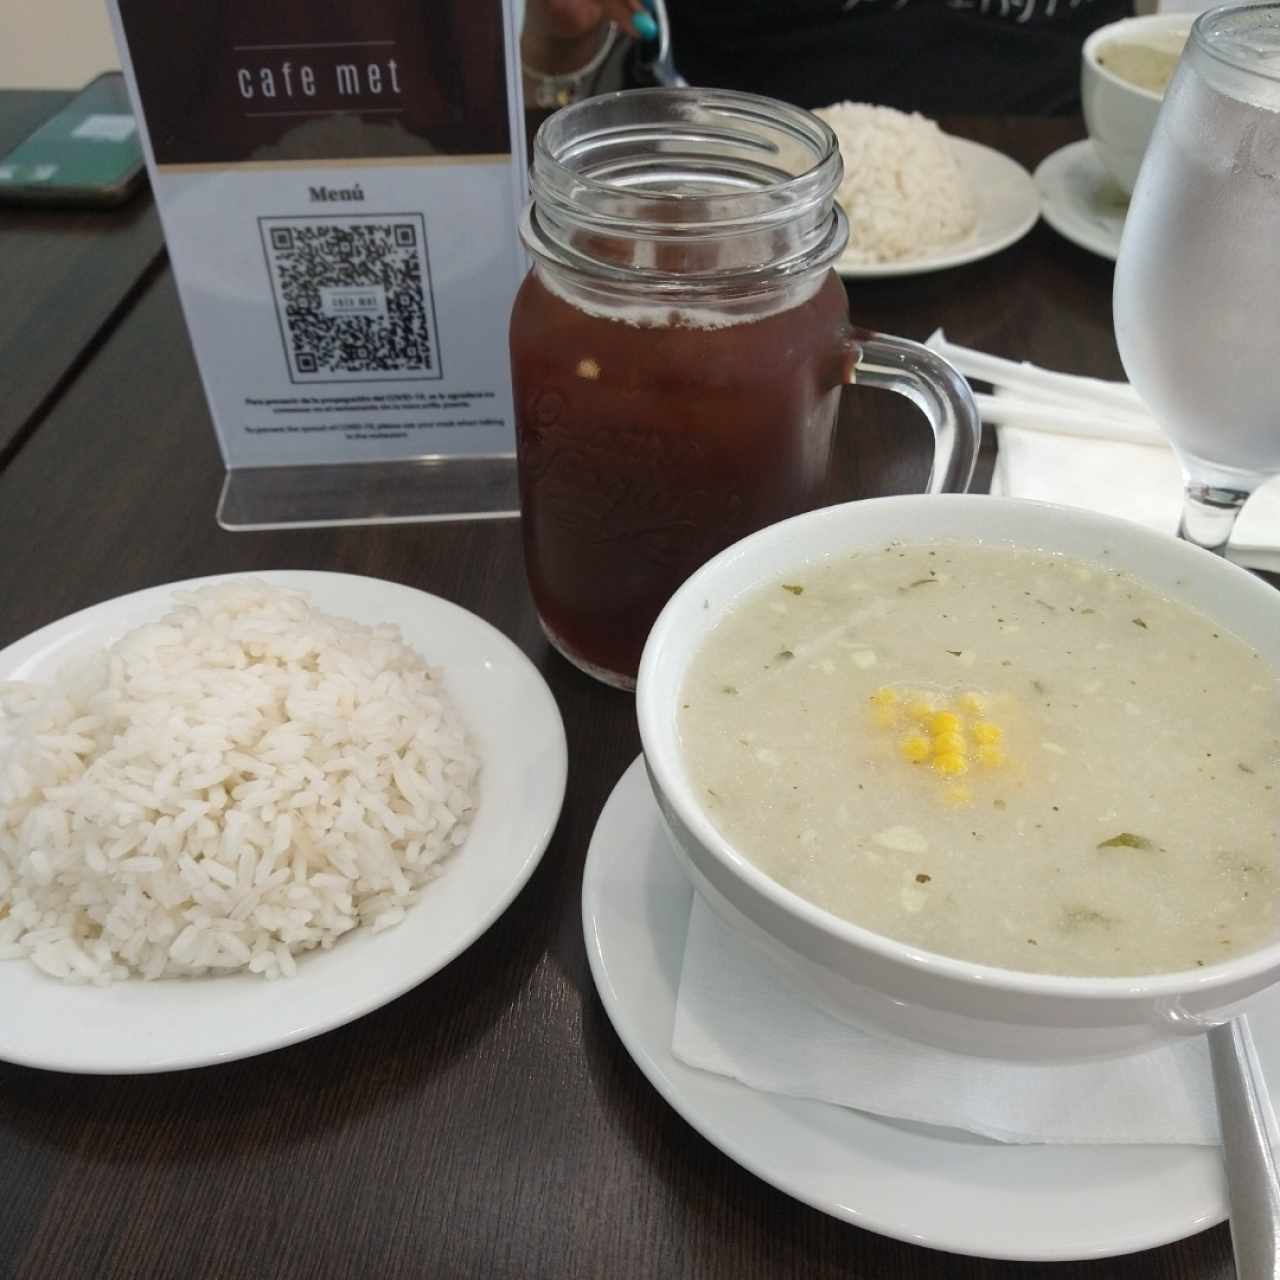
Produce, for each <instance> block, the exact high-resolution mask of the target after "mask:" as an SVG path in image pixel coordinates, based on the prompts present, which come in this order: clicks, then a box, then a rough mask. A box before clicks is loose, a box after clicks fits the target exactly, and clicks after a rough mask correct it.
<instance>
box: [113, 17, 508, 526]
mask: <svg viewBox="0 0 1280 1280" xmlns="http://www.w3.org/2000/svg"><path fill="white" fill-rule="evenodd" d="M112 19H113V22H114V25H115V30H116V38H117V41H118V43H119V45H120V51H121V58H122V62H123V65H124V70H125V74H126V77H127V79H128V81H129V87H130V94H131V96H132V100H133V107H134V113H135V115H136V116H137V118H138V120H139V122H140V125H141V130H142V135H143V143H144V147H145V150H146V154H147V163H148V168H149V172H150V176H151V183H152V190H153V191H154V193H155V198H156V202H157V205H158V208H159V211H160V216H161V220H162V222H163V224H164V231H165V240H166V244H167V247H168V250H169V256H170V260H171V262H172V265H173V269H174V275H175V278H176V281H177V285H178V291H179V296H180V298H181V301H182V308H183V314H184V316H185V319H186V323H187V328H188V331H189V333H190V335H191V341H192V346H193V348H194V351H195V356H196V362H197V364H198V366H199V370H200V376H201V380H202V382H203V384H204V389H205V394H206V397H207V399H208V402H209V408H210V413H211V416H212V418H213V425H214V430H215V433H216V435H217V438H218V444H219V448H220V449H221V452H222V457H223V461H224V463H225V465H226V469H227V475H226V480H225V483H224V486H223V491H222V496H221V499H220V501H219V504H218V508H217V513H216V515H217V520H218V523H219V524H220V525H221V526H222V527H223V528H226V529H237V530H250V529H266V528H279V527H287V526H298V525H311V526H315V525H328V524H365V523H369V524H374V523H392V522H409V521H422V520H451V519H464V518H477V517H480V518H483V517H500V516H512V515H516V514H518V511H519V499H518V492H517V486H516V478H515V437H514V413H513V407H512V399H511V385H510V371H509V365H508V356H507V321H508V316H509V314H510V309H511V302H512V299H513V298H514V296H515V292H516V289H517V288H518V287H519V284H520V280H521V279H522V277H523V275H524V271H525V267H526V258H525V255H524V252H523V250H522V248H521V247H520V243H519V237H518V234H517V223H518V219H519V214H520V210H521V208H522V206H523V204H524V200H525V194H526V189H527V187H526V157H525V143H524V111H523V104H522V101H521V96H520V75H519V61H518V52H517V50H518V42H517V29H516V26H515V21H514V13H513V4H512V3H511V0H436V2H434V3H432V4H431V5H423V4H421V3H420V0H366V2H365V3H363V4H362V5H360V6H358V7H352V6H327V5H326V6H317V5H315V4H313V3H311V0H272V3H270V4H267V5H243V4H239V3H237V2H236V0H208V2H207V3H206V4H204V5H201V6H200V7H199V8H198V9H197V10H195V11H188V7H186V6H178V7H177V8H173V7H171V6H159V5H156V4H154V3H152V2H151V0H113V3H112ZM163 414H164V409H163V406H162V405H161V406H157V407H156V418H157V426H158V428H159V429H163Z"/></svg>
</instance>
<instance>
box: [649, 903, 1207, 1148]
mask: <svg viewBox="0 0 1280 1280" xmlns="http://www.w3.org/2000/svg"><path fill="white" fill-rule="evenodd" d="M671 1048H672V1052H673V1053H674V1054H675V1056H676V1057H677V1058H679V1059H680V1060H681V1061H682V1062H685V1063H688V1064H689V1065H690V1066H692V1067H697V1068H700V1069H701V1070H704V1071H712V1072H715V1073H716V1074H718V1075H723V1076H729V1077H731V1078H733V1079H735V1080H738V1081H740V1082H741V1083H743V1084H745V1085H748V1086H749V1087H751V1088H753V1089H759V1090H762V1091H764V1092H767V1093H779V1094H786V1095H789V1096H792V1097H800V1098H813V1099H817V1100H819V1101H822V1102H830V1103H835V1104H836V1105H838V1106H844V1107H853V1108H855V1109H857V1110H859V1111H868V1112H871V1113H872V1114H874V1115H880V1116H888V1117H891V1118H893V1119H898V1120H912V1121H917V1122H921V1123H925V1124H932V1125H940V1126H944V1127H947V1128H953V1129H963V1130H967V1131H968V1132H970V1133H976V1134H980V1135H982V1136H983V1137H987V1138H992V1139H995V1140H996V1141H998V1142H1016V1143H1032V1142H1041V1143H1110V1144H1136V1143H1147V1144H1154V1143H1160V1144H1177V1143H1181V1144H1191V1145H1197V1146H1216V1145H1217V1144H1218V1141H1219V1134H1218V1119H1217V1111H1216V1108H1215V1104H1214V1099H1213V1083H1212V1078H1211V1076H1210V1073H1209V1058H1208V1050H1207V1047H1206V1044H1205V1041H1204V1040H1203V1038H1201V1037H1196V1038H1194V1039H1189V1040H1185V1041H1179V1042H1177V1043H1176V1044H1174V1045H1172V1046H1170V1047H1168V1048H1161V1049H1155V1050H1151V1051H1149V1052H1146V1053H1143V1054H1140V1055H1136V1056H1133V1057H1129V1058H1121V1059H1111V1060H1108V1061H1105V1062H1089V1063H1078V1064H1072V1065H1067V1066H1059V1065H1051V1066H1042V1065H1038V1064H1036V1065H1028V1064H1023V1063H1003V1062H996V1061H992V1060H990V1059H978V1058H965V1057H962V1056H960V1055H957V1054H950V1053H943V1052H941V1051H937V1050H932V1049H926V1048H915V1047H913V1046H909V1045H906V1044H905V1043H903V1042H898V1041H888V1040H879V1039H877V1038H875V1037H873V1036H870V1035H867V1034H866V1033H864V1032H861V1031H858V1030H856V1029H855V1028H853V1027H851V1026H848V1025H847V1024H845V1023H843V1022H841V1021H839V1020H838V1019H837V1018H834V1017H832V1016H831V1015H830V1014H829V1013H826V1012H825V1011H823V1010H821V1009H818V1008H817V1007H815V1006H814V1005H812V1004H809V1003H808V1002H807V1001H806V1000H805V999H804V996H803V995H802V994H801V993H800V992H799V991H798V990H797V989H796V988H795V986H793V984H792V983H791V981H790V979H788V978H787V977H786V976H785V975H784V974H783V973H782V972H781V971H780V970H779V969H778V967H777V966H776V965H775V964H774V962H773V961H772V960H771V959H770V958H769V956H768V955H767V954H766V953H765V952H764V951H763V950H761V949H759V948H757V947H756V945H755V944H754V943H752V942H751V941H749V940H747V939H746V938H744V937H742V936H741V935H740V934H738V933H736V932H735V931H733V930H732V929H730V928H729V927H728V926H727V925H725V924H723V923H722V922H721V920H720V919H719V917H718V916H716V915H715V914H714V913H713V912H712V911H711V910H710V908H708V907H707V906H706V905H705V903H704V902H703V901H702V899H701V898H700V897H699V896H698V895H697V894H696V893H695V894H694V896H693V906H692V910H691V912H690V915H689V935H688V939H687V941H686V943H685V952H684V967H683V969H682V971H681V974H680V991H679V995H678V997H677V1001H676V1017H675V1026H674V1029H673V1032H672V1042H671Z"/></svg>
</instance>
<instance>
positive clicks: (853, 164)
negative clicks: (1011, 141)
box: [814, 102, 1040, 280]
mask: <svg viewBox="0 0 1280 1280" xmlns="http://www.w3.org/2000/svg"><path fill="white" fill-rule="evenodd" d="M814 114H815V115H817V116H819V117H820V118H821V119H823V120H825V121H826V123H827V124H829V125H830V126H831V128H832V129H833V130H834V132H835V135H836V137H837V139H838V140H839V142H840V155H841V158H842V159H843V161H844V178H843V180H842V181H841V183H840V188H839V190H838V191H837V193H836V198H837V199H838V200H839V202H840V206H841V208H843V209H844V212H845V215H846V217H847V218H848V219H849V244H848V247H847V248H846V250H845V252H844V254H843V255H842V256H841V257H840V259H839V260H838V261H837V262H836V270H837V271H838V272H839V273H840V274H841V275H842V276H843V277H844V278H845V279H847V280H866V279H875V278H878V277H882V276H905V275H917V274H919V273H921V272H925V271H939V270H942V269H943V268H945V267H958V266H962V265H963V264H965V263H967V262H974V261H976V260H977V259H979V258H985V257H988V256H990V255H991V254H993V253H998V252H999V251H1000V250H1001V249H1005V248H1007V247H1008V246H1009V245H1011V244H1013V243H1014V242H1015V241H1017V240H1020V239H1022V237H1023V236H1025V235H1026V234H1027V232H1028V231H1030V230H1031V228H1032V227H1033V226H1035V223H1036V219H1037V218H1038V217H1039V216H1040V200H1039V196H1038V195H1037V193H1036V185H1035V182H1034V181H1033V179H1032V177H1031V175H1030V174H1029V173H1028V172H1027V171H1026V170H1025V169H1024V168H1023V167H1022V166H1021V165H1020V164H1018V163H1016V162H1015V161H1013V160H1010V159H1009V157H1008V156H1006V155H1003V154H1001V153H1000V152H999V151H995V150H993V149H992V148H991V147H984V146H981V145H980V144H979V143H976V142H969V141H967V140H966V139H964V138H954V137H951V136H950V135H949V134H945V133H943V132H942V130H941V129H939V128H938V126H937V124H935V123H934V121H932V120H929V119H927V118H926V117H925V116H922V115H919V114H918V113H915V112H912V113H910V114H908V113H906V112H902V111H896V110H894V109H893V108H892V107H879V106H872V105H870V104H868V103H862V102H840V103H836V104H834V105H833V106H829V107H821V108H819V109H818V110H817V111H816V112H815V113H814Z"/></svg>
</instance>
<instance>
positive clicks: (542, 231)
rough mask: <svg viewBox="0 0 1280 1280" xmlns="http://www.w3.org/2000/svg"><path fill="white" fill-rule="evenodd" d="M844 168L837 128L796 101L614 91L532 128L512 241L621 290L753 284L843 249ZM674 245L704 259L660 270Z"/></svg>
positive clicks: (719, 92)
mask: <svg viewBox="0 0 1280 1280" xmlns="http://www.w3.org/2000/svg"><path fill="white" fill-rule="evenodd" d="M842 174H843V162H842V160H841V155H840V144H839V141H838V139H837V137H836V135H835V132H834V131H833V130H832V129H831V127H830V126H829V125H828V124H827V123H826V122H825V121H823V120H821V119H819V118H818V117H817V116H815V115H813V114H812V113H811V112H809V111H806V110H804V109H803V108H801V107H795V106H792V105H791V104H790V103H785V102H779V101H777V100H775V99H772V98H766V97H762V96H760V95H758V94H750V93H739V92H738V91H736V90H730V89H702V88H688V87H684V88H657V89H628V90H622V91H620V92H617V93H611V94H602V95H599V96H597V97H594V98H588V99H584V100H583V101H582V102H579V103H575V104H573V105H572V106H569V107H565V108H563V109H561V110H560V111H558V112H556V113H555V114H554V115H552V116H550V117H549V118H548V119H547V120H546V121H544V122H543V124H542V126H541V128H539V130H538V134H537V137H536V138H535V140H534V157H533V168H532V174H531V181H530V186H531V191H532V197H533V198H532V201H531V203H530V204H529V206H528V207H527V208H526V210H525V214H524V217H523V218H522V219H521V226H520V230H521V238H522V239H523V240H524V243H525V245H526V247H527V248H528V249H529V251H530V252H531V253H532V254H533V255H534V256H535V257H536V258H537V259H538V260H539V261H542V262H544V263H546V264H548V265H550V266H552V267H554V268H556V269H558V270H562V271H565V270H567V271H572V272H576V273H580V274H582V275H584V276H593V277H595V278H597V279H601V278H604V279H609V280H612V281H614V282H616V283H618V284H627V283H631V284H643V285H645V286H647V287H650V288H657V289H659V290H662V291H663V292H668V293H672V292H680V291H684V290H692V291H700V290H703V289H706V288H720V289H723V288H729V287H732V288H734V289H735V290H737V291H743V290H745V291H749V292H755V291H758V290H761V289H766V288H769V287H773V286H775V285H776V284H777V283H778V282H780V281H782V280H786V279H791V278H794V277H796V276H797V275H801V274H805V273H808V272H811V271H815V270H819V269H822V268H825V267H827V266H829V265H830V264H831V263H832V262H833V261H834V260H835V259H836V258H837V257H838V256H839V255H840V253H841V252H842V251H843V248H844V245H845V243H846V241H847V237H848V224H847V221H846V219H845V218H844V216H843V213H842V211H841V210H840V208H839V205H838V203H837V202H836V200H835V193H836V189H837V187H838V186H839V183H840V179H841V176H842ZM713 242H715V243H716V246H717V250H713V248H712V243H713ZM606 244H607V245H612V246H614V247H615V248H616V247H617V246H619V245H628V246H632V247H634V249H635V252H634V253H632V252H630V250H628V251H626V252H624V253H622V254H616V253H613V252H608V251H606V252H601V250H600V248H599V246H601V245H606ZM672 249H674V250H676V251H677V252H676V256H679V252H680V251H682V250H684V251H688V253H689V254H692V255H694V256H695V257H698V256H700V257H702V258H703V259H704V260H705V261H706V262H707V264H708V265H707V266H706V267H705V268H704V269H700V268H690V267H688V266H686V267H685V268H684V269H682V270H664V269H662V266H661V265H660V264H661V262H662V259H663V257H664V256H666V255H668V254H669V252H670V251H671V250H672ZM718 249H724V250H726V252H725V253H722V254H719V256H718V258H717V251H718ZM713 259H717V260H715V261H714V262H713V261H712V260H713Z"/></svg>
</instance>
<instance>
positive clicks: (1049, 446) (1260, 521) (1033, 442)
mask: <svg viewBox="0 0 1280 1280" xmlns="http://www.w3.org/2000/svg"><path fill="white" fill-rule="evenodd" d="M1052 425H1053V424H1052V420H1048V421H1044V422H1042V423H1041V424H1040V426H1039V429H1024V428H1021V427H1015V426H1001V427H997V428H996V438H997V441H998V445H999V448H998V452H997V455H996V465H995V473H994V475H993V476H992V480H991V492H992V493H995V494H1006V495H1008V496H1009V497H1015V498H1038V499H1040V500H1041V501H1044V502H1060V503H1063V504H1064V505H1066V506H1069V507H1086V508H1088V509H1089V510H1091V511H1101V512H1103V513H1104V514H1107V515H1113V516H1121V517H1122V518H1124V519H1126V520H1135V521H1137V522H1138V523H1139V524H1144V525H1147V526H1148V527H1149V528H1152V529H1158V530H1160V531H1162V532H1165V533H1176V532H1177V530H1178V518H1179V515H1180V513H1181V510H1182V469H1181V467H1180V466H1179V464H1178V460H1177V458H1175V457H1174V454H1173V450H1172V449H1170V448H1169V447H1168V446H1167V445H1143V444H1121V443H1119V442H1117V441H1113V440H1086V439H1082V438H1080V437H1079V436H1068V435H1058V434H1056V433H1054V432H1053V430H1052ZM1228 554H1229V555H1230V557H1231V559H1232V560H1234V561H1236V563H1237V564H1242V565H1245V566H1246V567H1248V568H1250V569H1267V570H1270V571H1272V572H1280V480H1270V481H1268V482H1267V483H1266V484H1264V485H1263V486H1262V488H1260V489H1259V490H1258V491H1257V492H1256V493H1255V494H1254V495H1253V497H1252V498H1250V499H1249V501H1248V502H1247V503H1245V506H1244V510H1243V511H1242V512H1241V513H1240V519H1239V520H1238V521H1237V523H1236V527H1235V531H1234V532H1233V534H1232V537H1231V542H1230V545H1229V547H1228Z"/></svg>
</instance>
